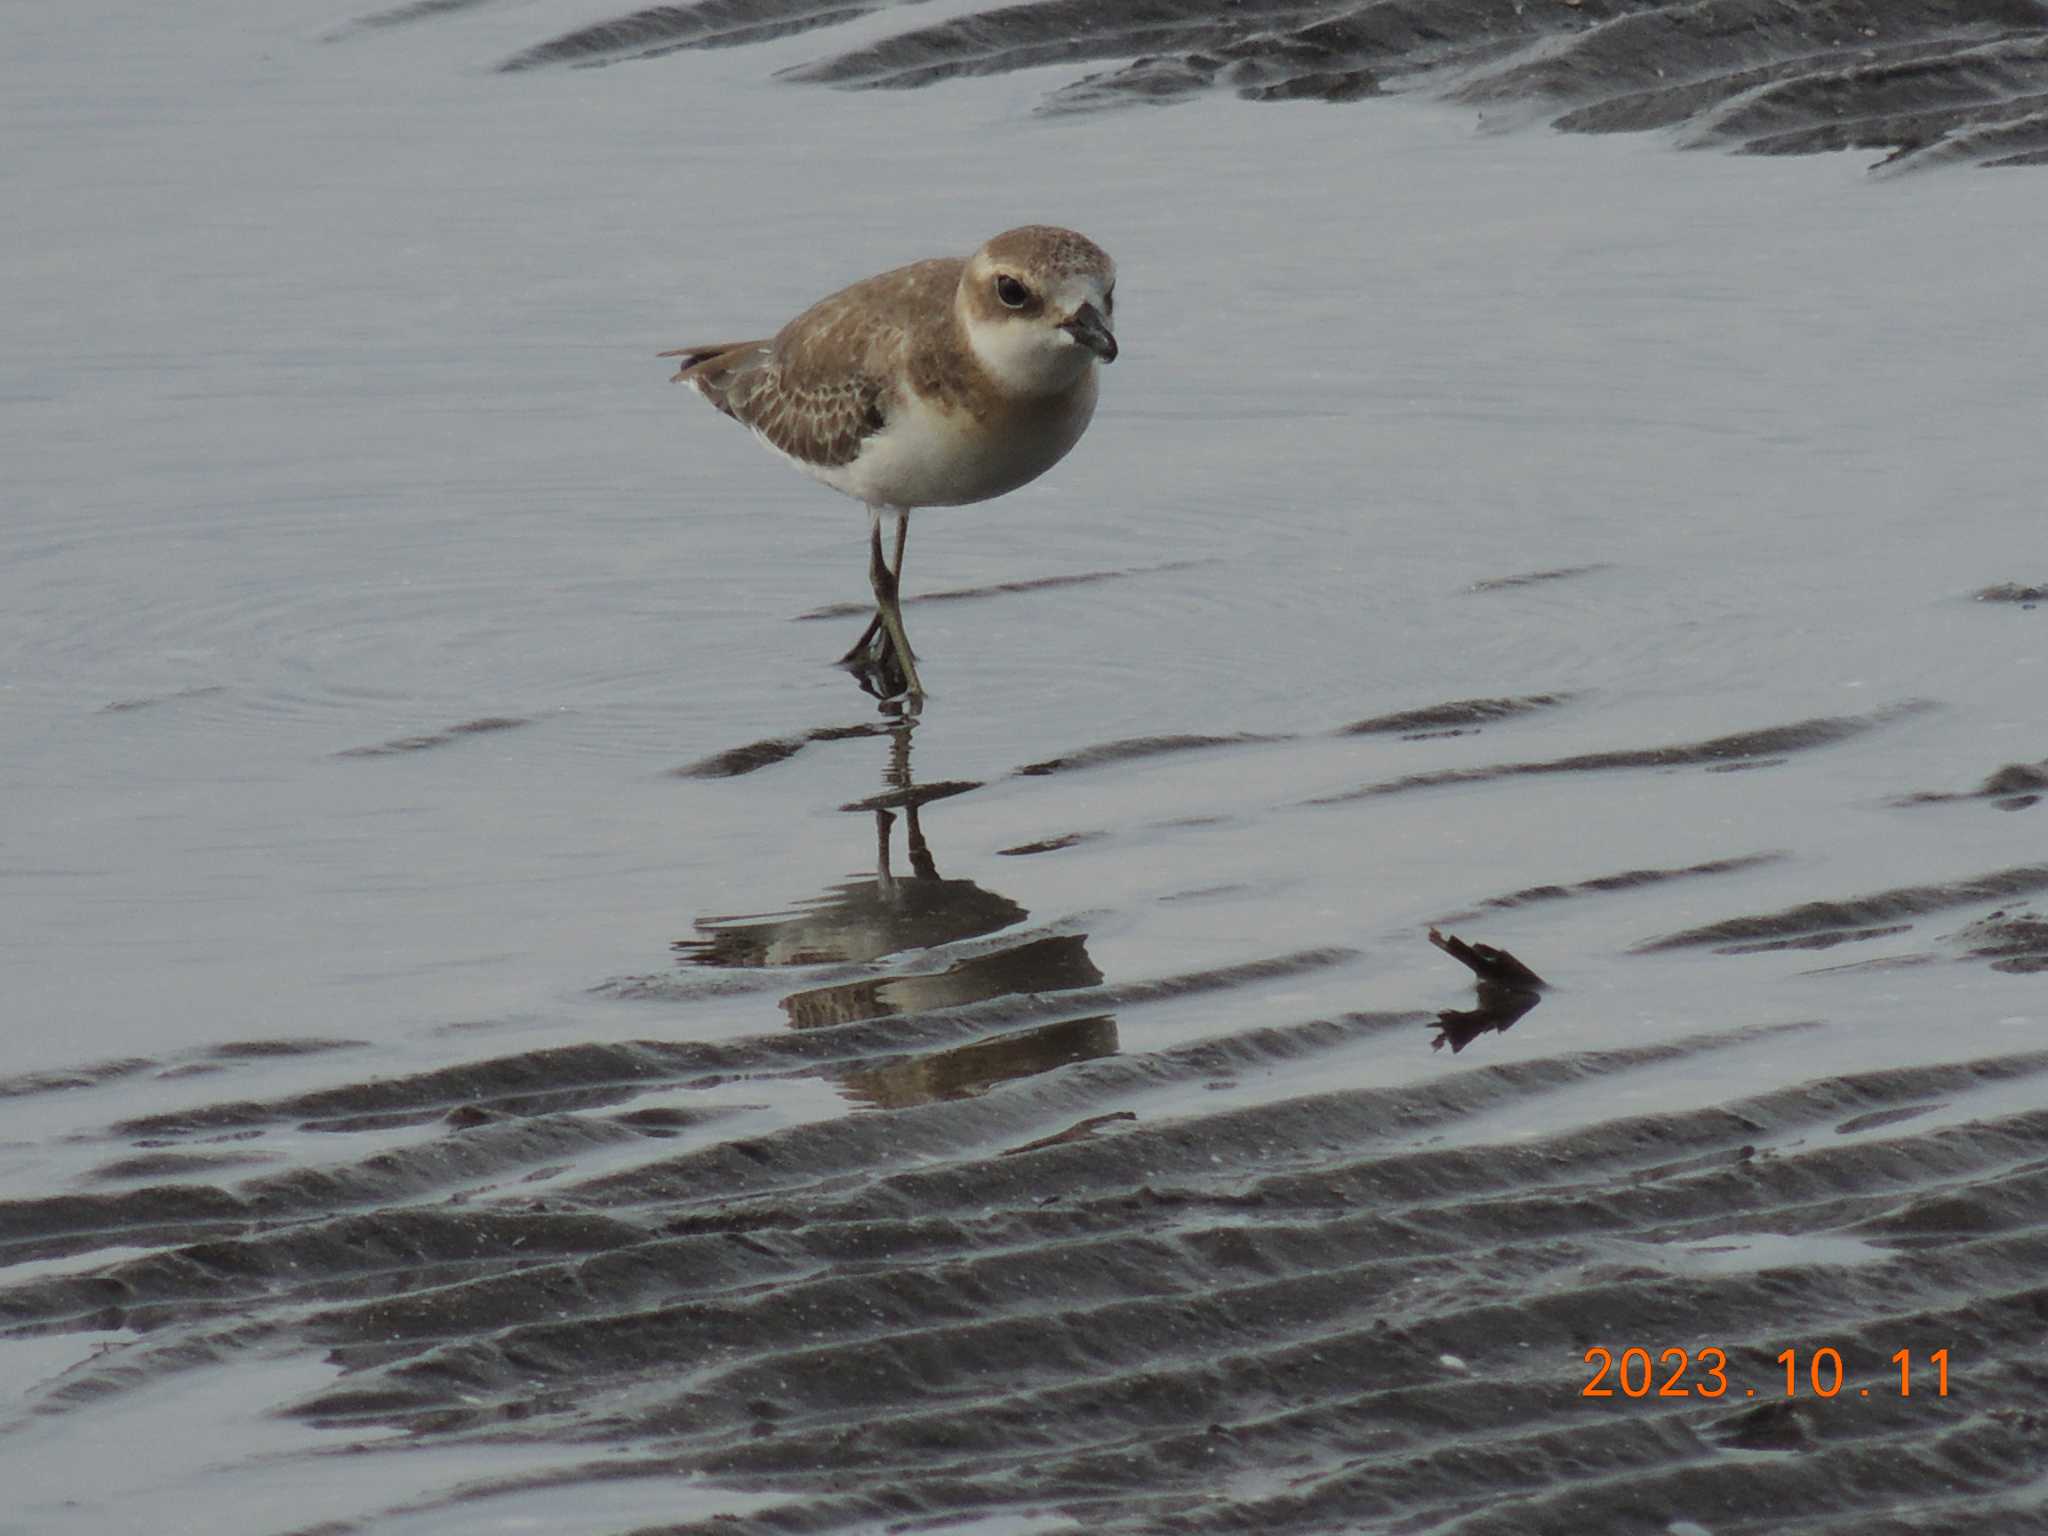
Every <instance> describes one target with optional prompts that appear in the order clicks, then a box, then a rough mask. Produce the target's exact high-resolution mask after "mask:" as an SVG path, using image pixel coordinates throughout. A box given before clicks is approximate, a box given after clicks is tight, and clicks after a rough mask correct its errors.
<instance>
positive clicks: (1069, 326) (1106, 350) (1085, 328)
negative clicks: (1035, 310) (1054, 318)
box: [1060, 304, 1116, 363]
mask: <svg viewBox="0 0 2048 1536" xmlns="http://www.w3.org/2000/svg"><path fill="white" fill-rule="evenodd" d="M1060 329H1061V330H1063V331H1065V332H1066V333H1067V334H1068V335H1069V336H1071V337H1073V338H1074V340H1076V341H1078V342H1079V343H1081V345H1082V346H1084V347H1086V348H1087V349H1088V350H1089V351H1090V352H1093V353H1094V354H1095V355H1096V356H1097V357H1099V358H1101V359H1102V360H1103V361H1104V362H1105V363H1113V362H1115V361H1116V338H1115V337H1114V336H1112V335H1110V334H1109V322H1108V321H1107V320H1105V319H1103V318H1102V311H1101V310H1099V309H1097V308H1096V307H1095V306H1094V305H1093V304H1083V305H1082V306H1081V307H1080V308H1079V309H1077V310H1076V311H1074V318H1073V319H1071V320H1069V321H1068V322H1067V323H1066V324H1065V325H1063V326H1061V327H1060Z"/></svg>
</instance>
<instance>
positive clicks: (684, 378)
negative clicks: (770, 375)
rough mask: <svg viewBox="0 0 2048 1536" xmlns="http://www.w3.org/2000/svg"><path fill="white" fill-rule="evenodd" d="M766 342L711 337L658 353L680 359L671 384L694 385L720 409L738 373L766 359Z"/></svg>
mask: <svg viewBox="0 0 2048 1536" xmlns="http://www.w3.org/2000/svg"><path fill="white" fill-rule="evenodd" d="M769 346H770V344H769V343H768V342H766V341H714V342H710V343H707V344H705V345H702V346H695V347H674V348H672V349H670V350H669V351H667V352H663V353H661V354H660V355H661V356H662V357H677V358H681V359H682V362H681V364H680V365H679V366H678V367H677V368H676V371H675V372H674V373H673V374H672V375H670V377H669V382H670V383H671V384H694V385H696V386H697V393H698V394H700V395H702V396H703V397H704V398H705V399H706V400H709V401H710V402H711V403H712V404H713V405H715V406H717V407H718V408H719V409H720V410H722V411H723V410H726V404H725V394H726V389H727V387H728V386H729V385H730V384H731V383H732V382H733V380H734V379H736V378H737V377H738V376H739V375H741V374H743V373H747V372H751V371H752V370H753V369H754V368H756V367H758V366H759V365H760V364H761V363H763V362H766V361H767V359H768V356H769ZM727 414H730V412H728V413H727Z"/></svg>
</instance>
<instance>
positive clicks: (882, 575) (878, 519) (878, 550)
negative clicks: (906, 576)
mask: <svg viewBox="0 0 2048 1536" xmlns="http://www.w3.org/2000/svg"><path fill="white" fill-rule="evenodd" d="M896 517H897V522H896V565H895V569H893V570H892V569H890V566H889V562H888V561H887V560H886V559H885V558H883V555H882V508H880V507H870V508H868V518H869V523H868V584H869V585H870V586H872V587H873V588H874V589H875V616H874V617H873V618H872V619H870V620H869V621H868V627H867V628H866V629H864V630H862V631H861V635H860V639H858V640H856V641H855V642H854V643H853V649H851V650H849V651H848V652H847V653H846V654H845V655H844V656H842V657H840V658H839V662H840V665H841V666H845V667H850V668H852V669H853V670H854V671H855V672H857V673H859V674H860V676H861V679H862V682H861V686H862V687H863V688H866V689H867V690H868V692H870V693H873V694H875V696H876V697H877V698H893V697H895V696H896V695H897V694H899V693H902V694H907V695H908V696H909V698H910V701H911V704H912V706H913V708H914V707H915V706H916V705H917V704H918V703H919V702H921V701H922V700H923V698H924V696H925V695H924V684H923V683H922V682H920V681H919V680H918V676H917V657H916V654H915V653H914V652H913V651H912V650H911V649H910V637H909V636H908V635H907V634H905V633H904V630H903V606H902V602H901V600H900V599H899V597H898V589H899V585H900V583H899V580H898V578H899V575H900V573H901V572H902V570H903V546H904V545H905V543H906V542H908V540H909V537H910V515H909V514H908V513H907V512H898V513H897V514H896ZM898 679H900V680H901V682H902V687H901V688H898V687H897V686H896V683H897V681H898ZM885 690H886V691H885Z"/></svg>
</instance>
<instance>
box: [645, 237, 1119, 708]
mask: <svg viewBox="0 0 2048 1536" xmlns="http://www.w3.org/2000/svg"><path fill="white" fill-rule="evenodd" d="M1115 295H1116V264H1115V263H1114V262H1112V261H1111V260H1110V259H1109V256H1108V254H1107V253H1106V252H1104V251H1103V249H1102V248H1101V247H1100V246H1098V245H1096V244H1095V242H1094V241H1092V240H1090V239H1088V238H1087V237H1086V236H1084V235H1078V234H1076V233H1074V231H1072V230H1070V229H1057V228H1054V227H1052V226H1050V225H1044V224H1029V225H1026V226H1024V227H1023V228H1021V229H1012V230H1008V231H1005V232H1004V233H1003V234H1000V235H997V236H996V237H995V238H994V239H993V240H991V241H989V242H988V243H987V244H986V245H984V246H983V247H982V248H981V249H980V250H978V251H976V252H975V253H974V254H973V255H972V256H969V257H968V258H967V259H966V260H964V261H962V260H960V259H958V258H941V259H936V260H932V261H919V262H913V263H912V264H911V265H909V266H907V267H897V268H896V269H895V270H894V271H890V272H883V273H881V274H879V275H878V276H875V277H870V278H867V279H865V280H864V281H862V282H858V283H855V284H854V285H853V286H852V287H851V288H845V289H842V290H841V291H839V292H838V293H835V294H833V295H832V296H831V297H830V298H827V299H820V300H819V301H818V302H817V303H816V304H813V305H812V306H811V307H810V308H809V309H807V310H805V311H804V312H803V313H802V314H800V315H798V316H797V317H796V318H795V319H794V320H792V321H790V322H789V324H787V325H785V326H784V327H783V328H782V329H781V330H780V331H778V332H777V333H776V334H775V335H774V336H773V337H772V338H770V339H768V340H764V341H737V342H716V343H712V344H710V345H706V346H695V347H678V348H676V349H674V350H673V351H669V352H664V353H662V354H661V355H662V356H663V357H679V358H681V359H682V360H683V361H682V366H681V367H680V368H679V369H677V371H676V373H675V379H676V380H679V381H681V382H684V383H688V384H692V385H694V386H695V387H696V389H697V392H698V393H699V394H701V395H702V396H703V397H704V398H705V399H707V400H709V401H710V402H711V403H712V404H713V405H715V406H717V407H718V408H719V410H721V411H723V412H725V414H726V415H728V416H730V417H732V418H733V419H734V420H735V421H737V422H739V423H740V424H741V425H743V426H746V427H750V428H752V429H753V432H754V435H755V436H756V437H758V438H760V439H761V440H762V441H763V442H765V443H766V444H768V446H769V447H771V448H773V449H775V450H776V451H777V452H779V453H781V454H782V456H783V457H784V458H786V459H788V460H789V461H790V462H791V463H792V464H794V465H796V467H797V468H798V469H801V470H802V471H803V472H804V473H805V474H807V475H810V476H811V477H812V478H813V479H817V480H822V481H824V483H825V484H827V485H829V486H831V487H832V488H833V489H834V490H836V491H843V492H845V493H846V494H847V495H849V496H857V497H859V498H860V500H862V501H863V502H865V503H866V504H867V508H868V518H869V529H868V579H869V581H870V582H871V583H872V584H873V586H874V589H875V617H874V620H873V622H871V623H870V624H869V625H868V628H867V632H866V633H865V634H863V635H862V636H861V638H860V640H859V641H858V642H857V643H856V644H855V645H854V647H853V649H852V650H851V651H849V652H847V654H846V657H845V660H846V661H848V662H855V661H856V660H865V659H881V660H886V659H887V658H888V657H890V656H892V655H893V657H894V658H895V660H896V663H897V667H898V670H899V671H900V673H901V676H902V680H903V684H904V687H905V689H906V691H907V692H908V693H909V694H910V696H911V698H912V699H913V700H918V699H922V698H923V696H924V687H923V685H922V684H921V683H920V682H919V680H918V676H917V663H916V659H915V657H914V656H913V655H912V653H911V649H910V641H909V638H908V637H907V636H906V635H905V634H904V631H903V609H902V606H901V604H900V602H899V601H898V597H897V591H898V585H899V582H900V580H901V577H902V575H903V546H904V542H905V540H906V539H907V538H908V537H909V533H910V514H911V511H912V509H914V508H917V507H955V506H961V505H964V504H965V503H968V502H974V501H986V500H988V499H989V498H990V497H991V496H1000V495H1002V494H1003V493H1004V492H1005V491H1014V490H1015V489H1016V488H1017V487H1018V486H1020V485H1023V484H1025V483H1026V482H1028V481H1031V480H1035V479H1037V478H1038V477H1039V476H1040V475H1042V474H1044V473H1045V472H1046V471H1047V470H1048V469H1051V468H1052V467H1053V465H1055V464H1057V463H1058V462H1059V461H1060V460H1061V459H1063V458H1065V457H1066V456H1067V451H1068V450H1069V449H1071V448H1072V447H1073V446H1074V444H1075V443H1077V442H1079V441H1080V439H1081V434H1082V432H1083V431H1085V430H1086V429H1087V426H1088V421H1089V418H1090V417H1091V416H1093V415H1094V414H1095V394H1096V374H1097V373H1098V372H1099V370H1100V365H1101V364H1102V363H1108V362H1114V361H1115V360H1116V351H1117V348H1116V337H1115V336H1114V335H1112V334H1111V332H1110V320H1111V317H1112V315H1113V313H1114V308H1113V305H1114V300H1115ZM885 512H893V513H894V514H895V515H896V561H895V564H894V565H893V566H891V565H890V564H889V563H888V562H887V561H885V560H884V559H883V558H882V514H883V513H885ZM870 642H874V645H875V649H874V651H873V653H872V658H871V656H870Z"/></svg>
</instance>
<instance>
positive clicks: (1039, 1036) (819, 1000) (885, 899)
mask: <svg viewBox="0 0 2048 1536" xmlns="http://www.w3.org/2000/svg"><path fill="white" fill-rule="evenodd" d="M914 728H915V721H914V720H909V719H906V720H905V721H904V722H903V723H902V724H901V725H899V726H897V727H896V728H895V729H893V730H891V731H890V732H889V733H888V735H889V739H890V746H889V760H888V765H887V768H886V769H885V771H884V774H883V783H884V785H885V787H884V789H883V791H882V793H880V794H878V795H874V796H871V797H869V798H868V799H865V800H859V801H855V802H854V803H853V804H850V805H846V806H842V807H841V809H842V810H846V811H850V812H854V813H856V814H858V813H868V814H871V815H872V816H873V817H874V822H875V874H874V877H873V878H872V879H866V878H863V879H854V880H843V881H840V882H839V883H837V884H835V885H833V886H831V887H829V888H828V889H827V890H826V891H825V892H824V894H822V895H820V896H818V897H816V898H814V899H812V900H810V901H807V902H804V903H802V904H801V905H800V906H799V907H797V908H796V909H795V910H793V911H790V912H787V913H777V914H760V915H752V916H736V917H716V918H703V919H700V920H699V921H698V922H697V924H696V929H697V936H696V937H693V938H689V939H682V940H678V941H677V943H676V944H675V946H674V948H675V951H676V953H677V955H678V956H679V957H681V958H682V959H684V960H686V961H688V962H689V963H691V964H694V965H705V966H720V967H734V968H760V967H775V966H817V965H857V966H869V965H873V964H875V963H876V962H879V961H883V960H885V959H886V958H887V957H890V956H897V955H904V954H908V953H911V952H915V951H919V950H929V949H934V948H937V947H939V946H941V945H947V944H966V943H971V942H972V941H974V940H976V939H982V938H985V937H987V936H988V935H992V934H996V933H1000V932H1002V931H1003V930H1005V929H1009V928H1013V927H1015V926H1016V925H1017V924H1019V923H1021V922H1023V921H1024V920H1025V919H1026V918H1027V917H1028V916H1029V915H1030V914H1029V913H1027V912H1026V911H1025V909H1024V908H1023V907H1021V906H1019V905H1018V904H1017V903H1016V902H1014V901H1011V900H1010V899H1009V898H1008V897H1006V896H1003V895H1000V894H998V893H997V892H994V891H990V890H985V889H983V888H982V887H981V886H979V885H977V884H975V883H974V882H973V881H972V880H957V879H953V880H949V879H947V878H946V877H945V876H943V875H941V874H940V873H939V868H938V862H937V860H936V859H935V858H934V857H933V854H932V851H931V845H930V844H929V843H928V842H927V841H926V838H925V832H924V826H923V819H922V813H923V810H924V807H926V806H927V805H930V804H931V803H932V802H933V801H936V800H944V799H948V798H950V797H952V796H955V795H961V794H965V793H967V792H968V791H970V790H974V789H978V788H980V787H981V786H980V785H979V784H976V783H974V782H971V781H959V780H951V781H939V782H934V783H927V784H919V783H917V782H915V780H914V778H913V776H912V774H911V768H910V744H911V733H912V731H913V729H914ZM899 822H900V823H901V824H902V827H903V833H904V854H905V857H906V859H907V861H908V864H909V868H908V869H907V870H899V869H898V867H897V865H896V861H895V838H896V829H897V826H898V823H899ZM1102 979H1103V978H1102V972H1101V971H1099V970H1097V969H1096V967H1095V963H1094V962H1093V961H1092V960H1091V959H1090V958H1089V956H1088V936H1087V935H1086V934H1051V935H1047V934H1043V933H1041V934H1039V935H1037V936H1035V937H1033V938H1030V939H1026V940H1023V941H1022V942H1018V943H1013V944H1000V943H998V944H993V945H990V946H988V947H977V949H976V950H975V952H974V953H971V954H968V955H965V956H963V957H961V958H960V959H958V960H955V961H954V962H953V963H952V964H951V965H948V966H946V967H944V968H943V969H939V970H931V971H919V972H902V971H891V972H889V973H887V974H881V975H862V976H859V977H856V978H852V979H848V980H843V981H834V982H830V983H827V984H825V985H822V986H814V987H806V988H803V989H802V990H800V991H796V992H792V993H790V994H789V995H788V996H786V997H784V998H783V999H782V1011H783V1013H784V1014H785V1015H786V1016H787V1018H788V1021H789V1025H790V1027H791V1028H793V1029H806V1030H809V1029H826V1028H830V1027H833V1026H835V1025H845V1024H854V1023H859V1022H862V1021H866V1020H872V1019H881V1018H888V1017H892V1016H898V1015H913V1014H928V1013H933V1012H937V1011H941V1010H950V1009H959V1008H966V1007H969V1006H972V1005H977V1004H980V1005H986V1004H989V1003H991V1002H993V1001H995V1000H997V999H1001V998H1005V997H1029V996H1033V995H1036V994H1041V993H1048V992H1064V991H1075V990H1079V989H1081V988H1084V987H1094V986H1099V985H1101V983H1102ZM913 1048H914V1047H913ZM1116 1048H1117V1035H1116V1023H1115V1020H1114V1019H1112V1018H1110V1017H1108V1016H1107V1015H1101V1016H1096V1017H1090V1018H1082V1019H1063V1020H1060V1021H1058V1022H1057V1023H1053V1024H1047V1025H1043V1026H1040V1027H1037V1028H1033V1029H1028V1030H1018V1031H1012V1032H1005V1033H1003V1034H999V1035H995V1036H992V1037H989V1038H985V1039H979V1040H975V1041H973V1042H972V1043H969V1044H966V1045H958V1046H952V1047H950V1048H948V1049H944V1050H936V1051H930V1052H924V1053H920V1054H912V1055H895V1054H894V1053H893V1052H892V1054H891V1055H890V1057H889V1059H888V1060H887V1061H884V1062H881V1063H878V1064H873V1065H860V1066H857V1067H854V1068H852V1069H851V1070H849V1071H847V1072H846V1073H844V1074H842V1080H843V1081H844V1083H845V1086H846V1091H847V1092H848V1094H849V1095H850V1096H852V1097H854V1098H856V1099H858V1100H860V1101H861V1102H863V1103H867V1104H873V1105H878V1106H890V1107H894V1106H901V1105H906V1104H916V1103H923V1102H927V1101H929V1100H932V1099H938V1098H961V1097H966V1096H969V1095H973V1094H977V1093H981V1092H984V1091H985V1090H987V1089H988V1088H990V1087H992V1086H993V1085H995V1084H996V1083H999V1082H1002V1081H1005V1080H1007V1079H1010V1078H1016V1077H1025V1076H1029V1075H1031V1074H1033V1073H1037V1072H1045V1071H1049V1070H1051V1069H1052V1068H1054V1067H1057V1066H1062V1065H1065V1064H1066V1063H1068V1062H1073V1061H1085V1060H1089V1059H1092V1058H1094V1057H1098V1056H1108V1055H1112V1054H1114V1053H1115V1051H1116Z"/></svg>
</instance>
